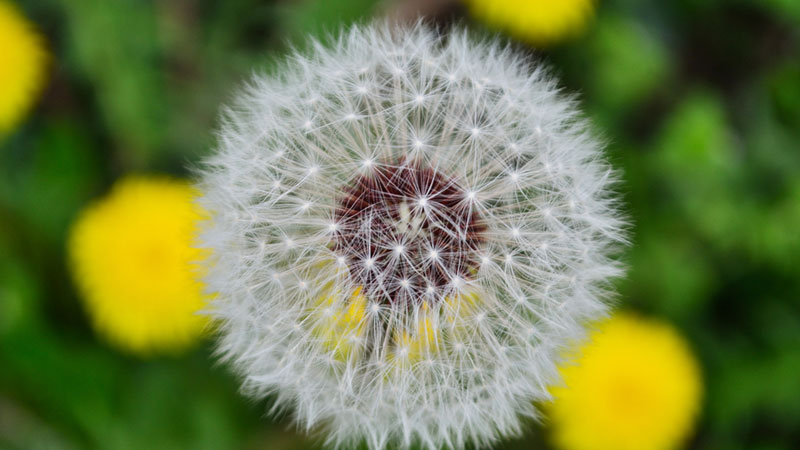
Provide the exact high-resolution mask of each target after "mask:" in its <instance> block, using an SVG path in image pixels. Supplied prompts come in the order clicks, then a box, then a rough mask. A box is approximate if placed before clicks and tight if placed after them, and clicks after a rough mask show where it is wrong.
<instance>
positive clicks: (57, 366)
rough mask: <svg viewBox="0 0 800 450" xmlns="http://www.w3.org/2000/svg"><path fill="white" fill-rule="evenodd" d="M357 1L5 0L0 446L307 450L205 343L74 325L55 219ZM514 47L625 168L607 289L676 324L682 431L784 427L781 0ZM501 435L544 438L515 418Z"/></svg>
mask: <svg viewBox="0 0 800 450" xmlns="http://www.w3.org/2000/svg"><path fill="white" fill-rule="evenodd" d="M377 3H378V2H377V1H376V0H335V1H325V0H307V1H297V2H291V1H276V2H269V1H256V0H229V1H227V2H210V1H201V0H176V1H170V2H156V1H143V0H117V1H112V2H103V1H96V0H70V1H63V2H62V1H55V0H40V1H34V0H28V1H24V2H21V5H22V7H23V8H24V9H25V11H26V13H27V14H28V16H29V17H30V18H31V19H32V20H33V21H35V22H36V23H37V24H38V25H39V27H40V29H41V30H42V31H43V33H44V34H45V35H46V36H47V39H48V41H49V44H50V47H51V51H52V52H53V54H54V56H55V57H54V65H53V69H52V74H51V81H50V83H49V87H48V88H47V91H46V93H45V96H44V99H43V100H42V102H41V105H40V106H39V108H38V110H37V111H36V112H35V113H34V114H32V116H31V117H30V118H29V120H28V121H27V122H26V123H25V124H24V125H23V126H22V127H21V129H19V130H18V131H17V132H16V133H15V134H14V135H12V136H11V137H10V138H9V139H7V140H6V141H4V142H3V143H0V448H12V449H34V448H56V449H58V448H64V449H67V448H120V449H123V448H125V449H128V448H130V449H137V448H197V449H202V448H208V449H224V448H282V449H299V448H316V445H317V442H316V441H315V440H314V439H312V438H307V437H304V436H301V435H300V434H295V433H293V432H291V431H286V430H287V429H289V430H290V428H289V427H290V425H289V421H288V420H286V419H285V418H279V419H274V418H264V410H265V405H263V404H252V403H249V402H248V401H246V400H244V399H242V398H241V397H240V396H239V395H238V393H237V383H236V381H235V380H234V379H233V377H232V376H230V375H228V374H227V371H226V370H225V369H224V367H219V366H217V365H215V364H214V363H213V357H212V356H210V354H211V349H210V343H207V345H205V346H203V347H202V348H199V349H197V350H196V351H194V352H192V353H191V354H189V355H187V356H185V357H182V358H163V359H156V360H152V361H140V360H137V359H133V358H129V357H126V356H123V355H120V354H118V353H116V352H115V351H113V350H112V349H110V348H108V347H107V346H106V345H105V344H104V343H102V342H99V341H98V340H96V338H95V336H94V335H93V334H92V332H91V330H90V327H89V324H88V323H87V319H86V317H85V316H84V314H83V312H82V311H81V309H80V306H79V302H78V300H77V298H76V294H75V292H74V288H73V286H72V284H71V282H70V279H69V274H68V272H67V269H66V267H65V263H64V238H65V235H66V229H67V227H68V225H69V223H70V222H71V221H72V220H73V218H74V217H75V214H76V213H77V211H79V210H80V208H81V207H82V206H83V205H85V204H86V203H87V202H88V201H89V200H91V199H92V198H94V197H96V196H98V195H100V194H101V193H103V192H104V191H106V190H107V188H108V187H109V185H110V184H111V183H112V182H113V181H114V180H115V179H116V178H118V177H119V176H121V175H123V174H125V173H130V172H165V173H172V174H176V175H183V176H189V175H190V174H189V172H188V170H189V168H191V166H192V165H193V164H196V163H197V161H199V159H200V158H201V157H202V156H203V155H205V154H207V153H208V152H209V151H210V150H211V148H212V146H213V142H214V127H215V123H216V114H217V111H218V107H219V105H220V104H221V103H223V102H225V101H226V100H228V99H229V98H230V96H231V95H232V93H233V92H234V91H235V89H236V88H237V86H238V85H239V83H240V82H241V81H243V80H245V79H246V77H247V76H248V74H249V73H251V71H253V70H267V69H269V67H270V66H271V65H272V64H274V61H275V60H276V58H279V57H280V55H281V54H283V53H284V52H285V50H286V49H287V48H288V46H289V45H290V44H294V45H302V44H303V42H304V40H305V38H306V37H307V36H308V35H313V36H320V35H322V34H324V33H325V32H327V31H331V30H335V29H336V28H337V27H338V26H340V25H341V24H345V23H349V22H352V21H356V20H363V19H365V18H367V17H370V16H372V15H373V14H375V13H376V11H378V10H379V8H378V4H377ZM435 20H437V21H439V22H442V23H450V22H451V21H454V20H455V21H467V22H469V21H470V19H468V18H464V17H463V11H462V10H461V9H459V8H455V9H453V10H448V11H446V12H445V13H443V14H442V15H441V16H440V17H437V18H436V19H435ZM469 24H470V26H473V27H475V28H479V27H480V25H479V24H477V23H469ZM520 49H521V51H529V50H526V49H524V48H523V47H522V46H521V44H520ZM535 55H536V56H537V57H538V58H541V59H543V60H544V61H545V62H546V63H548V64H549V65H550V66H551V67H552V68H553V69H554V71H555V72H556V73H557V74H558V75H559V76H561V77H562V79H563V82H564V84H565V87H566V89H567V90H569V91H572V92H579V93H580V94H581V101H582V103H583V105H584V107H585V109H586V111H587V115H588V116H589V117H590V118H591V119H592V120H593V122H594V123H595V124H596V127H597V129H598V131H599V132H600V133H601V134H602V135H603V136H605V137H606V139H607V140H608V141H609V152H610V155H611V159H612V161H613V162H614V164H615V165H616V166H618V167H620V168H621V169H622V171H623V173H624V178H625V182H624V185H623V186H622V187H621V191H622V192H623V194H624V195H625V196H626V202H627V207H628V209H629V212H630V215H631V217H632V222H633V231H634V237H633V241H634V245H633V246H632V247H631V249H630V252H629V253H628V255H627V260H628V263H629V265H630V274H629V276H628V278H627V279H626V280H625V281H622V282H621V283H620V290H621V295H620V303H621V305H623V306H626V307H628V308H632V309H636V310H640V311H643V312H645V313H647V314H651V315H654V316H659V317H663V318H666V319H668V320H669V321H671V322H673V323H675V324H676V325H677V326H678V327H679V328H680V329H681V330H682V331H683V332H684V333H685V334H686V335H687V337H688V338H689V339H690V340H691V342H692V343H693V345H694V347H695V351H696V352H697V354H698V356H699V357H700V359H701V361H702V364H703V368H704V371H705V380H706V386H707V398H706V404H705V407H704V411H703V416H702V418H701V421H700V424H699V427H698V430H697V433H696V435H695V436H694V437H693V438H692V440H691V441H690V442H689V443H688V445H687V447H688V448H697V449H701V448H702V449H733V450H735V449H775V450H777V449H792V448H797V445H798V443H800V383H798V381H797V380H798V374H800V345H798V343H800V264H799V263H800V256H798V255H800V232H798V230H800V3H798V2H796V1H794V0H764V1H757V0H731V1H727V0H726V1H722V0H715V1H705V0H704V1H700V0H679V1H675V2H657V1H654V0H643V1H632V0H612V1H603V2H601V3H600V6H599V11H598V16H597V18H596V20H595V22H594V23H593V24H592V26H591V27H590V29H588V30H587V32H586V33H585V34H584V35H583V36H582V37H581V38H579V39H576V40H574V41H571V42H568V43H565V44H564V45H561V46H558V47H555V48H553V49H550V50H547V51H537V52H536V53H535ZM501 447H502V448H532V447H533V448H546V443H545V442H544V440H543V439H542V431H541V430H540V429H538V426H537V425H535V424H531V427H530V431H529V432H528V433H526V434H525V435H524V436H523V437H521V438H519V439H516V440H512V441H508V442H506V443H503V444H502V445H501Z"/></svg>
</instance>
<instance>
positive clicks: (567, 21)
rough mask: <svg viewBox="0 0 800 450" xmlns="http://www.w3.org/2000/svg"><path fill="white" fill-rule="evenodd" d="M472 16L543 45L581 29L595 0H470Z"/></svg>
mask: <svg viewBox="0 0 800 450" xmlns="http://www.w3.org/2000/svg"><path fill="white" fill-rule="evenodd" d="M466 2H467V4H468V6H469V9H470V12H471V13H472V15H473V16H474V17H476V18H478V19H480V20H482V21H484V22H486V23H487V24H488V25H489V26H491V27H494V28H497V29H501V30H504V31H507V32H508V33H509V34H511V35H512V36H514V37H516V38H517V39H520V40H523V41H526V42H529V43H531V44H534V45H538V46H543V45H547V44H551V43H554V42H557V41H559V40H562V39H564V38H567V37H570V36H572V35H575V34H577V33H578V32H580V31H581V30H582V29H583V28H584V27H585V25H586V23H587V22H588V21H589V19H590V18H591V16H592V13H593V12H594V0H558V1H552V0H466Z"/></svg>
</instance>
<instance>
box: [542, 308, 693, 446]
mask: <svg viewBox="0 0 800 450" xmlns="http://www.w3.org/2000/svg"><path fill="white" fill-rule="evenodd" d="M561 374H562V376H563V378H564V385H563V386H561V387H558V388H553V389H551V393H552V394H553V397H554V401H553V402H552V403H551V404H549V405H548V409H549V413H550V419H551V420H552V427H553V438H554V441H555V443H556V444H557V446H558V447H559V448H562V449H565V450H667V449H672V448H675V447H677V446H679V445H680V444H681V442H682V441H683V440H684V439H685V438H686V437H687V435H688V434H689V432H690V431H691V429H692V426H693V424H694V420H695V417H696V416H697V413H698V411H699V408H700V397H701V391H702V384H701V376H700V368H699V366H698V363H697V361H696V360H695V358H694V356H693V355H692V353H691V350H690V348H689V345H688V344H687V342H686V341H685V340H684V339H683V338H682V337H681V336H680V335H679V334H678V333H677V331H676V330H674V329H673V328H672V327H670V326H669V325H667V324H665V323H661V322H658V321H655V320H648V319H643V318H639V317H636V316H633V315H630V314H619V315H617V316H615V317H613V318H611V319H609V320H607V321H605V322H603V323H602V324H600V325H599V327H598V328H597V329H596V331H595V332H594V333H593V334H592V336H591V339H590V341H589V343H588V344H586V345H585V346H584V347H583V349H582V353H581V355H580V356H579V357H578V358H577V361H575V363H574V364H570V365H565V366H564V367H562V369H561Z"/></svg>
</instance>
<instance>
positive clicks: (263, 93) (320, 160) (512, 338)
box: [202, 25, 624, 449]
mask: <svg viewBox="0 0 800 450" xmlns="http://www.w3.org/2000/svg"><path fill="white" fill-rule="evenodd" d="M315 48H316V50H314V53H313V54H311V55H300V54H297V55H294V56H293V58H292V59H291V61H292V62H287V63H286V64H285V65H284V71H285V73H282V74H281V76H280V77H279V78H275V79H269V80H266V79H261V78H258V79H256V81H255V82H254V83H253V84H252V87H251V88H250V90H249V91H248V92H247V93H246V94H245V95H243V96H242V97H241V98H240V99H239V100H238V102H237V104H236V105H235V107H234V108H231V109H230V112H229V113H228V115H227V117H226V120H225V124H226V125H225V126H224V128H223V130H222V131H221V136H222V139H221V140H220V144H219V149H218V152H217V154H216V155H215V156H213V157H212V158H211V159H210V160H209V161H208V163H207V166H206V169H205V173H204V177H203V181H202V189H203V191H204V193H205V195H204V199H203V204H204V205H205V206H206V207H207V209H209V210H210V211H211V212H212V220H211V221H210V222H209V226H208V227H207V229H206V230H205V232H204V235H203V236H204V239H203V240H204V243H205V246H206V247H208V248H209V249H211V250H212V252H213V258H211V259H210V261H211V262H212V263H213V264H211V265H210V267H209V274H208V277H207V283H208V284H209V286H210V287H211V289H212V291H213V292H215V293H216V297H215V301H214V303H213V306H212V308H211V314H212V316H213V317H215V318H217V319H219V323H220V325H219V330H220V341H219V351H220V353H221V354H222V355H223V356H224V357H225V358H226V359H227V360H228V361H230V363H231V364H232V365H233V367H234V368H235V369H236V371H237V372H239V373H240V374H242V375H243V380H244V381H243V383H244V389H245V391H246V392H248V393H250V394H251V395H252V396H254V397H258V398H261V397H265V396H267V395H272V394H274V395H275V397H274V398H275V399H276V401H277V403H278V405H279V406H280V407H289V408H291V409H292V410H294V411H295V414H296V419H297V421H298V422H299V424H300V425H301V426H302V427H304V428H310V427H313V426H317V425H323V426H326V427H327V429H328V437H329V443H330V444H332V445H335V446H339V447H351V446H354V445H356V444H357V443H358V442H366V444H367V446H368V447H370V448H372V449H378V448H384V447H387V446H390V447H399V448H408V447H410V446H413V445H419V446H422V447H423V448H426V449H434V448H440V447H454V448H462V447H464V446H467V445H474V446H476V447H485V446H486V445H488V444H489V443H491V442H494V441H496V440H497V439H498V438H500V437H504V436H509V435H512V434H515V433H517V432H519V431H520V428H521V426H522V421H521V418H522V417H525V416H534V415H536V414H537V412H536V411H535V409H534V406H533V405H534V401H535V400H541V399H544V398H547V397H548V396H549V394H548V392H547V390H546V388H544V387H542V386H543V385H542V380H545V381H548V382H550V381H555V380H554V379H553V374H554V373H556V364H557V362H558V360H559V355H560V352H561V351H563V349H564V347H565V346H566V345H567V343H568V342H570V341H571V340H572V339H574V338H576V337H578V336H580V335H581V333H582V331H583V328H582V323H584V321H586V320H587V319H591V318H594V317H595V316H596V315H597V314H601V313H602V312H603V311H604V310H605V308H606V307H605V299H606V298H607V297H608V296H609V295H610V294H611V292H610V283H609V282H610V280H611V279H613V278H614V277H616V276H619V275H620V274H621V270H620V267H619V265H618V264H617V263H616V262H615V261H614V260H613V259H612V256H613V255H614V253H615V252H616V251H617V248H618V246H619V244H620V243H622V242H623V241H624V234H623V233H622V222H621V221H620V218H619V214H618V212H617V210H616V206H615V205H616V201H617V200H616V198H615V196H614V195H613V192H612V191H611V190H610V187H611V185H610V183H612V182H613V177H609V176H608V174H609V173H610V172H609V168H608V167H607V166H606V164H605V163H603V156H602V154H601V151H600V146H599V144H598V143H597V142H596V140H595V139H594V138H593V137H592V136H591V135H590V134H589V132H588V127H587V125H586V124H585V123H584V122H583V121H581V120H579V119H576V116H577V113H576V111H574V109H573V108H574V107H573V106H572V102H571V100H570V99H568V98H564V97H563V96H562V95H561V94H559V93H558V88H557V87H556V84H555V82H554V81H553V80H551V79H549V78H547V77H546V76H545V75H544V73H545V72H544V71H542V70H537V68H536V67H531V66H529V65H527V63H525V62H523V58H521V57H516V56H514V55H513V54H512V53H510V51H509V50H507V49H505V48H503V47H502V46H500V44H498V43H495V42H492V41H486V42H475V41H472V40H471V39H470V38H468V37H467V36H466V34H465V33H464V32H458V31H456V32H454V33H452V34H451V35H449V36H447V37H440V36H437V35H436V34H435V33H434V32H433V31H431V30H428V29H426V28H425V27H423V26H417V27H412V28H410V29H398V28H393V29H388V28H382V27H381V26H380V25H374V26H367V27H361V28H354V29H352V30H350V31H349V32H347V33H345V34H344V35H343V37H342V38H341V39H340V40H337V41H336V44H335V45H334V47H332V48H325V47H323V46H316V47H315ZM364 61H369V62H370V65H369V70H368V71H367V72H359V69H360V68H361V67H363V64H364ZM428 62H429V63H430V64H428ZM345 69H346V70H345ZM337 70H341V73H340V74H338V75H337V74H336V71H337ZM365 77H368V79H369V82H370V86H371V89H370V92H371V95H369V96H361V95H357V94H356V93H355V92H354V89H353V86H357V85H359V83H361V82H363V79H364V78H365ZM490 80H491V81H490ZM479 85H483V87H482V89H483V93H479V92H478V89H479V88H478V86H479ZM420 86H425V87H426V93H425V95H424V98H423V100H422V101H420V100H419V92H420V91H419V89H420ZM487 92H492V93H493V95H486V94H487ZM511 92H513V93H514V94H513V95H514V97H515V98H517V99H518V101H515V102H507V101H505V98H506V97H507V96H509V95H511V94H510V93H511ZM309 96H313V97H314V98H317V99H318V100H317V102H316V103H315V104H314V105H313V106H311V105H308V104H307V103H304V102H302V101H301V100H299V99H301V98H307V97H309ZM406 99H412V100H414V101H407V100H406ZM354 109H355V110H356V111H369V114H368V116H367V115H365V116H363V117H369V120H360V121H351V122H348V121H343V120H341V119H342V117H344V116H346V114H348V112H349V111H352V110H354ZM312 115H313V117H315V121H316V126H315V127H314V128H313V129H311V130H301V129H298V128H297V127H296V126H295V125H294V124H297V123H302V122H303V120H304V119H303V118H305V117H309V116H312ZM264 117H269V118H270V120H263V118H264ZM478 119H479V120H480V121H481V122H480V123H481V126H480V127H477V126H476V125H475V123H476V120H478ZM540 124H543V125H546V126H547V129H548V130H552V131H550V132H549V134H548V142H547V145H543V143H542V142H541V139H539V138H538V137H537V136H536V131H535V130H536V127H537V126H539V125H540ZM473 129H474V130H477V133H474V132H473ZM487 130H492V132H491V133H490V132H487ZM475 134H477V135H478V136H479V137H480V145H477V142H476V139H475ZM264 136H267V138H264ZM419 136H424V142H425V144H424V145H427V147H426V151H425V152H421V151H419V149H420V147H422V146H423V139H422V138H421V137H419ZM510 136H513V138H514V142H515V143H516V144H517V145H518V146H519V147H520V148H524V149H525V152H513V151H505V150H503V149H506V148H508V142H509V137H510ZM254 143H256V144H254ZM277 148H290V149H291V151H287V152H286V155H285V156H284V158H283V159H282V161H281V163H280V164H270V163H263V164H255V165H254V164H253V163H252V161H253V155H254V154H255V155H259V156H261V157H262V158H259V159H258V160H259V161H262V160H269V158H268V156H270V155H272V154H274V152H275V151H276V149H277ZM264 156H267V158H264ZM312 161H313V163H312ZM544 161H556V162H559V163H560V166H558V167H556V166H555V165H554V166H553V168H551V172H550V173H548V174H547V175H546V176H541V177H539V176H538V175H539V174H544V173H545V172H544V166H543V164H544ZM367 162H369V163H368V164H367ZM312 167H316V168H324V170H322V169H319V170H318V171H316V172H314V173H313V175H314V176H310V175H311V174H312V171H311V168H312ZM365 167H368V168H369V170H363V169H359V168H365ZM354 169H355V170H354ZM512 174H515V177H514V180H513V186H509V182H508V180H509V179H510V178H511V177H512ZM523 175H524V176H523ZM278 179H280V180H283V183H284V184H285V185H286V187H285V188H284V189H283V191H282V192H281V195H280V196H277V195H276V196H271V197H270V196H264V193H263V186H262V184H263V183H268V182H269V181H267V180H278ZM478 193H479V194H478ZM312 198H313V199H314V202H313V208H308V209H307V211H306V212H305V213H304V214H302V215H300V214H297V212H296V208H295V207H293V206H292V205H299V204H303V202H305V201H308V199H312ZM570 201H572V202H576V203H577V205H576V206H577V207H578V208H579V209H580V211H581V215H580V217H579V218H578V217H576V216H575V214H574V213H570V214H569V215H567V213H565V212H562V211H569V209H568V208H567V205H568V204H569V202H570ZM545 208H551V213H550V216H549V217H547V220H545V216H544V214H543V213H542V211H543V210H544V209H545ZM236 216H241V217H246V218H247V219H244V220H241V221H236V220H233V219H232V217H236ZM331 222H333V223H335V224H336V226H335V228H330V229H329V230H328V232H324V233H320V232H319V230H320V229H324V228H325V227H326V226H329V224H331ZM520 224H525V226H524V232H522V228H521V226H520ZM558 233H563V238H559V241H558V242H559V245H558V248H557V249H555V248H553V250H552V251H550V252H548V253H547V254H546V255H545V254H543V252H542V251H541V248H540V244H541V243H542V242H544V241H546V240H552V239H553V236H555V235H557V234H558ZM286 236H292V239H294V240H295V246H294V248H292V249H291V251H287V250H286V248H285V246H283V245H282V244H283V240H285V239H286ZM511 237H513V239H512V238H511ZM256 242H263V243H265V245H263V246H259V245H256V244H255V243H256ZM584 249H585V250H588V251H587V252H585V253H582V252H581V250H584ZM493 260H494V263H492V262H493ZM504 261H505V263H503V262H504ZM276 272H279V273H282V274H284V275H285V278H289V277H296V278H298V279H302V280H303V281H304V282H305V283H307V286H306V288H305V289H302V290H301V289H297V287H296V286H294V285H292V284H291V283H288V282H285V281H283V282H277V283H267V280H268V279H269V277H270V276H272V273H276ZM578 273H581V274H583V275H582V276H581V277H579V278H575V281H574V282H571V281H570V280H571V279H573V277H574V276H575V275H576V274H578ZM282 280H283V279H282ZM550 285H552V286H553V289H551V290H549V291H547V290H546V289H545V286H550ZM248 290H249V291H248ZM246 292H253V294H252V295H245V293H246ZM545 292H547V293H546V294H545ZM519 298H523V299H524V298H529V299H535V301H529V302H524V304H523V305H520V304H518V303H517V299H519ZM378 312H379V314H378ZM531 330H533V332H532V331H531ZM331 367H336V369H335V370H332V369H331Z"/></svg>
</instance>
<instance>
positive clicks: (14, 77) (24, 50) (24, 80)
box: [0, 0, 47, 136]
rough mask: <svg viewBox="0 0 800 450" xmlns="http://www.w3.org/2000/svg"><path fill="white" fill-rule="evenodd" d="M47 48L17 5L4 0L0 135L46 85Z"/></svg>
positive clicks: (0, 20)
mask: <svg viewBox="0 0 800 450" xmlns="http://www.w3.org/2000/svg"><path fill="white" fill-rule="evenodd" d="M46 62H47V52H46V51H45V49H44V43H43V41H42V38H41V36H40V35H39V33H38V32H37V31H36V30H35V29H34V27H33V25H32V24H31V23H30V22H28V20H27V19H26V18H25V17H24V16H23V15H22V14H21V13H20V11H19V10H18V9H17V7H16V6H14V5H12V4H11V3H9V2H7V1H5V0H0V136H2V135H3V134H6V133H8V132H9V131H11V129H12V128H13V127H14V126H16V125H17V123H18V122H19V121H20V120H21V119H22V116H24V115H25V113H27V111H28V109H30V107H31V106H32V104H33V102H34V100H35V99H36V97H37V95H38V94H39V91H40V90H41V88H42V84H43V82H44V76H45V66H46Z"/></svg>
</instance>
